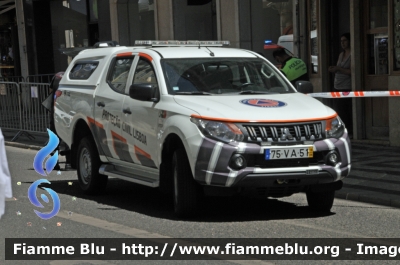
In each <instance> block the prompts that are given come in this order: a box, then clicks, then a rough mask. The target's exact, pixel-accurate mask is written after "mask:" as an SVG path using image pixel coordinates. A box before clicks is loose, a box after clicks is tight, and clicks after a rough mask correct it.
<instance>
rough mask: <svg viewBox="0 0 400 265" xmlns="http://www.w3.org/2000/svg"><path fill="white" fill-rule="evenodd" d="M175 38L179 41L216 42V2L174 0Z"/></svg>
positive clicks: (212, 0)
mask: <svg viewBox="0 0 400 265" xmlns="http://www.w3.org/2000/svg"><path fill="white" fill-rule="evenodd" d="M172 5H173V13H174V18H173V19H174V36H175V39H177V40H216V39H217V20H216V18H217V16H216V0H211V1H208V0H200V1H194V0H174V1H172Z"/></svg>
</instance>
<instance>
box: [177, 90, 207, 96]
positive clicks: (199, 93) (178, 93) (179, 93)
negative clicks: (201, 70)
mask: <svg viewBox="0 0 400 265" xmlns="http://www.w3.org/2000/svg"><path fill="white" fill-rule="evenodd" d="M175 95H212V94H211V93H207V92H202V91H191V92H175Z"/></svg>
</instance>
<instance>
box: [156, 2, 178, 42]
mask: <svg viewBox="0 0 400 265" xmlns="http://www.w3.org/2000/svg"><path fill="white" fill-rule="evenodd" d="M155 4H156V9H155V14H154V16H155V20H156V22H155V23H156V39H158V40H173V39H174V17H173V8H172V0H158V1H157V0H156V1H155Z"/></svg>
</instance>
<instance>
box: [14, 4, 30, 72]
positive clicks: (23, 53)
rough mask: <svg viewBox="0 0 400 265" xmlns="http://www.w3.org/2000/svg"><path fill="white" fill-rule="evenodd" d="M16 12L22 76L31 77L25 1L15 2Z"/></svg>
mask: <svg viewBox="0 0 400 265" xmlns="http://www.w3.org/2000/svg"><path fill="white" fill-rule="evenodd" d="M15 12H16V15H17V27H18V42H19V54H20V62H21V75H22V76H23V77H27V76H28V75H29V70H28V53H27V48H26V34H25V18H24V5H23V0H16V1H15Z"/></svg>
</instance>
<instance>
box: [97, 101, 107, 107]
mask: <svg viewBox="0 0 400 265" xmlns="http://www.w3.org/2000/svg"><path fill="white" fill-rule="evenodd" d="M97 106H99V107H105V106H106V104H104V102H101V101H99V102H97Z"/></svg>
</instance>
